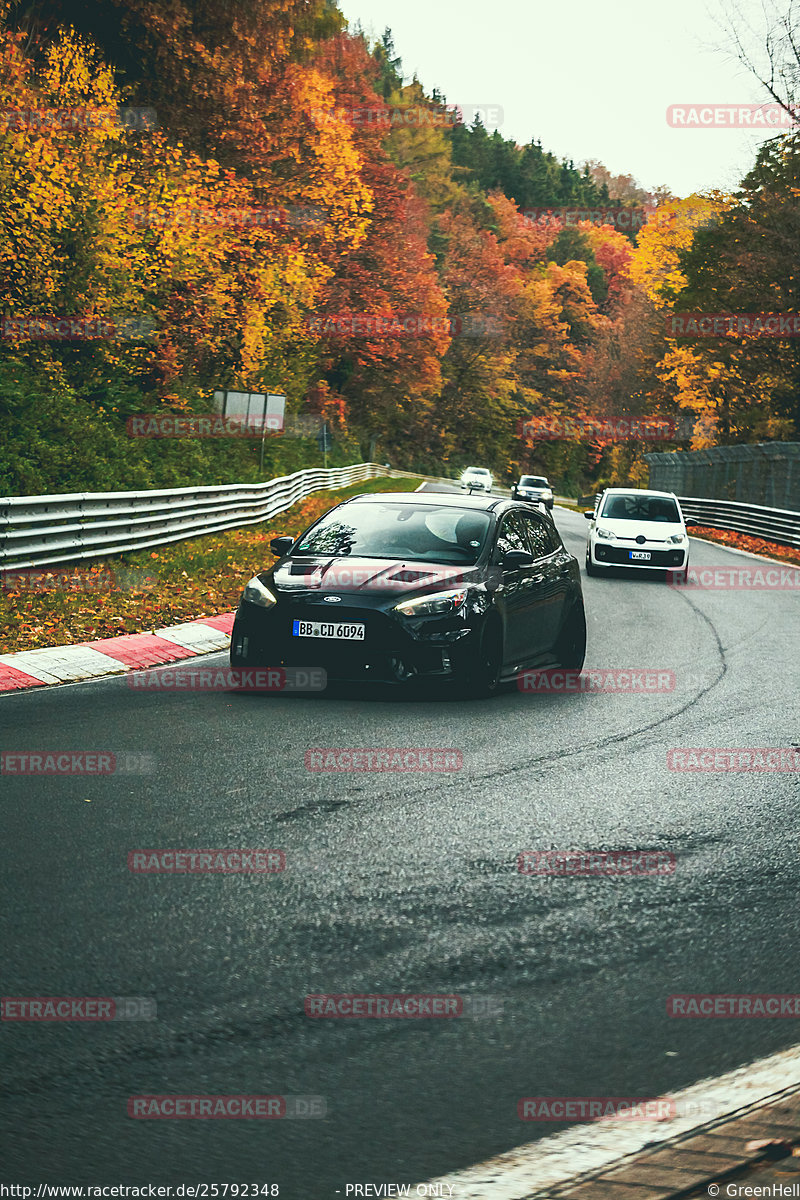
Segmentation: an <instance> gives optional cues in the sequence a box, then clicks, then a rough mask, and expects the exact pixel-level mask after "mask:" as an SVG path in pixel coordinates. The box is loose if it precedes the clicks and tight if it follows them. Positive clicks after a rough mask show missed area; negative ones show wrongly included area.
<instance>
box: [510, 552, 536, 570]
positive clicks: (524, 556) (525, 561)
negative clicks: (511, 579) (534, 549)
mask: <svg viewBox="0 0 800 1200" xmlns="http://www.w3.org/2000/svg"><path fill="white" fill-rule="evenodd" d="M534 562H535V559H534V557H533V555H532V554H529V553H528V551H527V550H506V552H505V555H504V556H503V570H504V571H521V570H522V568H523V567H530V566H532V565H533V563H534Z"/></svg>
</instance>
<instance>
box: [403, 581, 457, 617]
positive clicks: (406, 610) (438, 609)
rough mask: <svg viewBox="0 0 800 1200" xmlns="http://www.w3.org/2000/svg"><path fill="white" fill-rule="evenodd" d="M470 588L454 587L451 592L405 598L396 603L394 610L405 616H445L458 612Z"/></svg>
mask: <svg viewBox="0 0 800 1200" xmlns="http://www.w3.org/2000/svg"><path fill="white" fill-rule="evenodd" d="M468 590H469V589H468V588H452V589H451V590H450V591H449V592H436V593H435V594H434V595H433V596H417V598H416V599H415V600H403V602H402V603H401V604H395V606H394V609H393V611H394V612H399V613H402V614H403V616H404V617H433V616H445V615H447V614H449V613H455V612H458V610H459V609H460V608H461V606H462V605H463V604H464V602H465V600H466V599H467V592H468Z"/></svg>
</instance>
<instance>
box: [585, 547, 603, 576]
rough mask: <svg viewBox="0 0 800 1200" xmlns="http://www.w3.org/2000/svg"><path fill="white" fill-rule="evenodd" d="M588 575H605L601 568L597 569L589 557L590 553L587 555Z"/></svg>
mask: <svg viewBox="0 0 800 1200" xmlns="http://www.w3.org/2000/svg"><path fill="white" fill-rule="evenodd" d="M586 574H587V575H592V576H596V575H602V574H603V572H602V571H601V570H600V568H599V567H596V566H595V565H594V563H593V562H592V560H591V558H590V557H589V553H588V551H587V553H586Z"/></svg>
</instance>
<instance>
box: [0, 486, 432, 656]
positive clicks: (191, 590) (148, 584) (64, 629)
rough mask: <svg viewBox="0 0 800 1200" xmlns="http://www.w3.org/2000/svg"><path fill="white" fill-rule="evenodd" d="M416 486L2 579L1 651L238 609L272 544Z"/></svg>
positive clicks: (355, 489)
mask: <svg viewBox="0 0 800 1200" xmlns="http://www.w3.org/2000/svg"><path fill="white" fill-rule="evenodd" d="M418 484H419V480H417V479H409V478H404V479H369V480H366V481H365V482H364V483H357V484H354V485H353V486H352V487H349V488H342V489H341V490H338V491H331V492H315V493H314V494H313V495H312V496H308V497H307V498H306V499H305V500H301V501H299V502H298V503H297V504H295V505H294V506H293V507H292V508H290V509H287V511H286V512H285V513H281V514H280V515H279V516H277V517H274V518H273V519H272V520H270V521H268V522H265V523H263V524H260V525H250V526H247V527H246V528H244V529H231V530H227V531H226V532H224V533H214V534H207V535H206V536H205V537H197V538H190V539H187V540H186V541H183V542H176V543H174V544H173V545H170V546H158V547H156V548H155V549H153V550H138V551H136V552H135V553H130V554H122V555H117V556H116V557H114V558H105V559H90V560H84V561H82V562H78V563H72V564H65V565H63V566H62V565H58V566H53V567H44V568H40V569H37V570H32V571H31V573H30V574H28V575H27V577H26V576H25V575H23V576H22V578H21V579H17V581H16V586H14V576H13V575H10V576H9V577H8V578H7V581H6V582H5V583H4V582H3V576H2V575H0V621H2V627H3V637H2V641H1V642H0V653H3V654H13V653H14V652H15V651H18V650H36V649H39V648H40V647H44V646H68V645H71V644H72V643H74V642H91V641H95V640H97V639H99V638H108V637H116V636H118V635H119V634H123V633H150V632H152V631H153V630H154V629H160V628H163V627H164V626H166V625H177V624H178V623H179V622H181V621H193V620H195V619H197V618H198V617H210V616H215V615H216V614H218V613H222V612H230V611H231V609H234V608H236V606H237V604H238V603H239V596H240V595H241V591H242V588H243V587H244V585H245V583H246V582H247V580H248V579H249V578H250V576H251V575H254V574H255V573H256V572H257V571H263V570H264V568H265V567H268V566H270V565H271V564H272V563H273V562H274V561H275V559H274V555H273V554H272V552H271V551H270V549H269V541H270V538H273V537H277V536H278V535H279V534H283V533H286V534H291V535H292V536H296V535H297V534H299V533H301V532H302V531H303V530H304V529H305V528H307V526H308V525H310V524H311V523H312V521H315V520H317V518H318V517H321V516H322V514H323V513H324V512H327V510H328V509H329V508H331V507H332V506H333V505H334V504H338V502H339V501H340V500H344V499H345V498H346V497H347V496H356V495H359V494H360V493H362V492H387V491H393V492H408V491H413V490H414V488H415V487H417V486H418Z"/></svg>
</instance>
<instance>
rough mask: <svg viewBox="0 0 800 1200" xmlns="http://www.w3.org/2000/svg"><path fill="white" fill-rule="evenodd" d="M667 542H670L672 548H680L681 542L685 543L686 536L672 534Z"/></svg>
mask: <svg viewBox="0 0 800 1200" xmlns="http://www.w3.org/2000/svg"><path fill="white" fill-rule="evenodd" d="M667 541H668V542H671V543H672V545H673V546H680V544H681V542H685V541H686V534H685V533H673V535H672V537H668V538H667Z"/></svg>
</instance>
